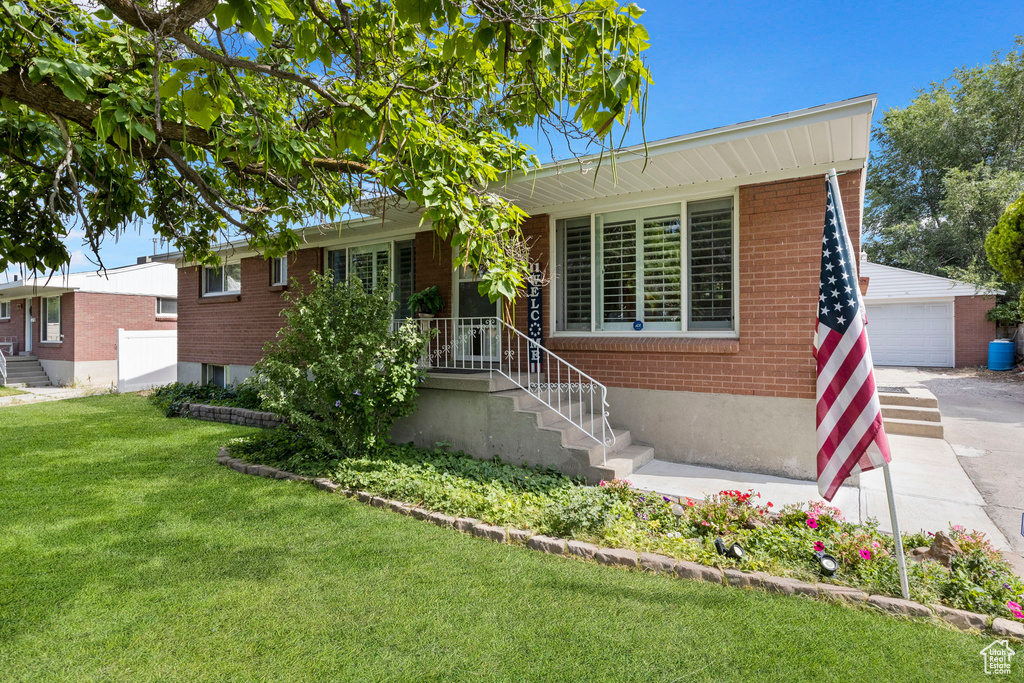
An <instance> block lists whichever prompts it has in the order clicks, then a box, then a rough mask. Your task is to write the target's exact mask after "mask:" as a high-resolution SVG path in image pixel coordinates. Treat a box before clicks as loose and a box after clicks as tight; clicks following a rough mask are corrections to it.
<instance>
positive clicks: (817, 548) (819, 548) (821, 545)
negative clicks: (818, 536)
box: [814, 541, 825, 553]
mask: <svg viewBox="0 0 1024 683" xmlns="http://www.w3.org/2000/svg"><path fill="white" fill-rule="evenodd" d="M824 549H825V544H824V543H822V542H821V541H815V542H814V552H816V553H820V552H821V551H822V550H824Z"/></svg>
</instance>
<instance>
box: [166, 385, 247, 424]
mask: <svg viewBox="0 0 1024 683" xmlns="http://www.w3.org/2000/svg"><path fill="white" fill-rule="evenodd" d="M149 400H150V401H151V402H152V403H153V404H154V405H156V406H158V407H159V408H160V409H161V410H162V411H164V414H165V415H167V417H177V416H178V415H179V414H180V413H181V405H182V404H183V403H202V404H205V405H210V406H233V407H235V408H247V409H249V410H262V409H263V404H262V402H261V401H260V397H259V395H258V393H257V392H256V388H255V387H254V386H253V384H252V382H250V381H249V380H246V381H245V382H242V384H240V385H239V386H238V388H235V389H233V388H230V387H228V388H223V389H222V388H221V387H216V386H213V385H212V384H196V383H195V382H190V383H188V384H182V383H181V382H173V383H171V384H166V385H164V386H162V387H160V388H159V389H156V390H154V391H153V393H152V394H150V396H149Z"/></svg>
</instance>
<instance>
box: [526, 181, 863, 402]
mask: <svg viewBox="0 0 1024 683" xmlns="http://www.w3.org/2000/svg"><path fill="white" fill-rule="evenodd" d="M861 182H862V172H861V171H852V172H849V173H846V174H845V175H842V176H840V177H839V185H840V192H841V193H842V196H843V207H844V210H845V212H846V218H847V225H848V227H849V230H850V238H851V241H852V242H853V244H854V245H856V246H858V248H859V244H860V225H861V211H860V196H861ZM739 214H740V215H739V283H740V284H739V326H740V337H739V340H708V339H680V338H674V339H665V338H656V337H648V338H643V337H637V338H632V337H626V338H622V337H619V338H615V337H606V338H599V339H595V338H593V337H569V338H564V337H563V338H550V337H549V336H548V335H549V331H548V329H547V325H548V320H549V312H548V311H545V332H544V333H545V339H546V340H547V341H546V346H548V347H549V348H551V349H552V350H554V351H555V352H556V353H558V354H559V355H560V356H562V357H563V358H565V359H566V360H567V361H569V362H570V363H572V364H574V365H576V366H577V367H579V368H580V369H582V370H583V371H584V372H587V373H589V374H591V375H592V376H593V377H594V378H595V379H597V380H598V381H601V382H604V383H606V384H608V385H610V386H616V387H628V388H647V389H667V390H675V391H705V392H714V393H730V394H750V395H757V396H784V397H791V398H814V360H813V358H812V356H811V347H812V343H813V336H814V324H815V308H816V302H817V292H818V275H819V270H820V268H821V232H822V227H823V225H824V222H825V179H824V177H823V176H814V177H810V178H799V179H795V180H785V181H778V182H772V183H763V184H758V185H746V186H743V187H741V188H740V198H739ZM541 230H543V233H544V234H543V235H541V234H540V231H541ZM531 234H534V235H536V236H537V238H538V241H537V250H536V252H535V253H536V258H537V260H539V261H541V262H542V263H543V264H544V265H545V268H547V261H548V254H549V252H548V250H547V224H546V221H545V225H544V226H540V225H537V226H533V230H532V232H531ZM855 257H857V258H859V253H858V254H856V255H855ZM548 271H549V272H550V269H548ZM550 305H551V301H550V299H546V300H545V307H547V306H550ZM520 310H521V309H520ZM520 317H522V316H517V324H521V323H520V322H519V318H520Z"/></svg>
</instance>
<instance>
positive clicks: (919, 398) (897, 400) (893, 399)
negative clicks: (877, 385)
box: [878, 387, 939, 408]
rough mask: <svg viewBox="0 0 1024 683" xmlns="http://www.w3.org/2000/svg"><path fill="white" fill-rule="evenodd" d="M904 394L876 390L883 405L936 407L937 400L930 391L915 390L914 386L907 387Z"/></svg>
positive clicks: (937, 404)
mask: <svg viewBox="0 0 1024 683" xmlns="http://www.w3.org/2000/svg"><path fill="white" fill-rule="evenodd" d="M908 392H910V393H906V394H891V393H885V392H881V391H880V392H878V400H879V401H880V402H881V404H882V405H883V406H916V407H919V408H938V407H939V402H938V401H937V400H936V399H935V397H934V396H933V395H932V394H931V392H929V391H926V390H924V389H918V390H915V388H914V387H911V388H910V389H908Z"/></svg>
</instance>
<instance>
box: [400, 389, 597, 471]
mask: <svg viewBox="0 0 1024 683" xmlns="http://www.w3.org/2000/svg"><path fill="white" fill-rule="evenodd" d="M417 402H418V408H417V410H416V412H414V413H413V414H412V415H411V416H409V417H406V418H402V419H400V420H397V421H396V422H395V425H394V427H393V428H392V430H391V438H392V440H393V441H395V442H397V443H406V442H409V441H412V442H413V443H415V444H416V445H417V446H421V447H423V448H434V447H435V445H436V444H437V443H438V442H444V443H448V444H451V449H452V450H458V451H465V452H466V453H469V454H470V455H473V456H474V457H477V458H483V459H487V460H490V459H491V458H493V457H494V456H495V455H500V456H501V459H502V461H504V462H510V463H514V464H520V465H521V464H530V465H540V466H543V467H553V468H555V469H557V470H558V471H560V472H562V473H564V474H567V475H569V476H586V474H587V472H586V471H584V468H583V465H584V463H583V462H582V460H581V459H578V458H577V457H575V456H573V454H571V453H570V452H569V451H567V450H565V449H564V448H562V443H561V435H560V434H559V433H558V432H554V431H541V430H539V429H537V418H536V415H534V414H529V413H517V412H515V410H514V404H513V401H512V398H510V397H507V396H499V395H496V394H493V393H486V392H482V391H457V390H449V389H429V388H428V389H420V392H419V397H418V399H417Z"/></svg>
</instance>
